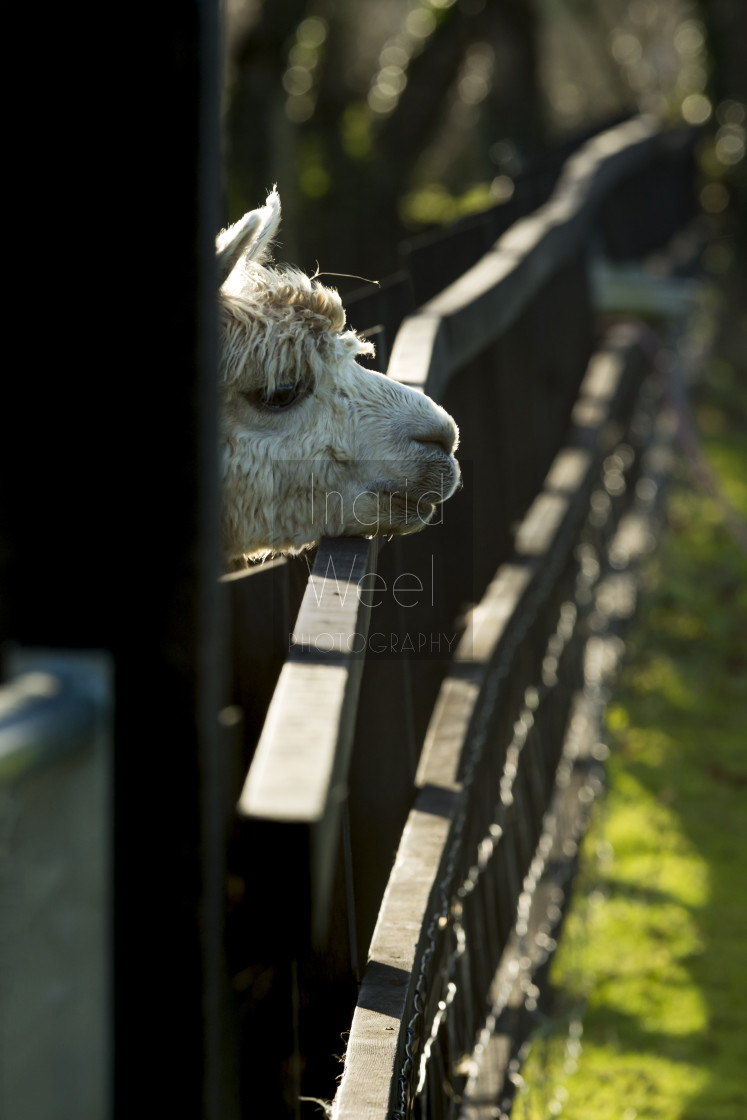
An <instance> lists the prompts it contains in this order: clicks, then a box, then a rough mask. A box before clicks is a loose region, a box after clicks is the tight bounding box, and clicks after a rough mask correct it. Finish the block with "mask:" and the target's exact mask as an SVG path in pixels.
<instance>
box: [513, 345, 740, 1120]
mask: <svg viewBox="0 0 747 1120" xmlns="http://www.w3.org/2000/svg"><path fill="white" fill-rule="evenodd" d="M699 397H700V399H699V404H698V409H697V414H698V424H699V427H700V429H701V433H702V435H703V439H704V447H705V451H706V453H707V456H708V460H709V462H710V464H711V466H712V467H713V469H714V471H715V473H716V475H717V476H718V478H719V480H720V483H721V486H722V488H723V491H724V493H725V494H726V495H727V496H728V498H729V500H730V501H731V503H732V504H733V505H734V507H735V508H736V509H737V511H738V512H739V514H740V515H741V517H742V518H743V519H744V520H745V522H747V384H746V383H745V371H744V366H743V364H742V371H741V374H740V373H739V372H738V370H737V368H736V366H735V364H734V363H733V362H730V361H729V360H726V359H723V358H719V359H715V360H714V362H713V365H712V368H711V369H710V370H709V374H708V378H707V381H706V384H705V386H704V388H703V390H702V391H701V393H700V395H699ZM626 666H627V667H626V668H625V669H624V671H623V673H622V676H621V678H620V680H619V682H618V685H617V688H616V693H615V696H614V700H613V703H612V704H611V706H610V708H609V711H608V716H607V723H608V741H609V743H610V747H611V756H610V761H609V764H608V791H609V792H608V795H607V797H606V799H605V801H604V803H603V805H601V806H600V807H599V810H598V812H597V814H596V817H595V820H594V823H593V825H592V828H591V830H590V833H589V835H588V837H587V840H586V842H585V846H584V858H583V870H582V874H581V879H580V882H579V886H578V889H577V891H576V896H575V899H574V902H573V903H572V906H571V910H570V913H569V916H568V919H567V922H566V926H565V929H564V932H563V936H562V938H561V941H560V948H559V950H558V953H557V955H556V958H555V961H554V964H553V968H552V972H551V979H552V982H553V984H554V986H555V989H556V992H557V996H556V1000H555V1010H554V1012H553V1018H552V1020H551V1021H550V1022H549V1023H548V1024H547V1028H546V1030H545V1031H544V1032H541V1033H540V1035H539V1037H538V1038H537V1039H536V1040H535V1042H534V1045H533V1047H532V1050H531V1053H530V1055H529V1058H528V1060H527V1063H526V1065H525V1067H524V1071H523V1077H524V1083H525V1088H524V1090H523V1091H522V1092H521V1093H520V1094H519V1095H518V1097H517V1101H516V1104H515V1107H514V1113H513V1116H514V1120H549V1118H550V1117H553V1116H563V1117H566V1118H567V1120H635V1118H645V1120H742V1118H743V1117H745V1116H747V1061H746V1060H745V1053H747V1050H746V1049H745V1038H747V1000H746V998H745V995H746V993H747V557H746V556H745V554H744V552H743V551H742V550H741V549H740V547H739V546H738V545H737V544H736V543H735V541H734V539H733V538H732V537H731V536H730V534H729V532H728V531H727V528H726V525H725V521H724V512H723V508H722V506H721V505H720V504H719V503H718V502H717V501H715V500H714V499H713V498H711V497H708V496H706V495H704V493H703V492H702V491H700V490H698V489H696V488H694V486H693V485H692V484H691V483H690V482H689V479H688V477H687V472H686V471H685V468H684V467H683V468H682V470H681V471H680V477H679V478H678V479H677V480H675V482H674V484H673V485H672V487H671V489H670V495H669V499H668V529H667V531H666V533H665V534H664V538H663V540H662V542H661V545H660V547H659V549H658V550H657V552H656V555H655V557H654V558H653V559H652V560H651V561H650V563H649V564H648V566H647V569H646V572H645V582H644V591H643V594H642V599H641V604H640V609H639V612H638V616H637V621H636V623H635V625H634V627H633V629H632V631H631V632H630V634H629V635H628V656H627V658H626ZM569 1023H570V1024H571V1033H570V1036H569V1033H568V1030H569ZM574 1023H575V1025H573V1024H574ZM579 1023H582V1033H581V1034H580V1036H579V1032H580V1030H581V1028H580V1027H579Z"/></svg>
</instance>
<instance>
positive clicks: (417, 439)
mask: <svg viewBox="0 0 747 1120" xmlns="http://www.w3.org/2000/svg"><path fill="white" fill-rule="evenodd" d="M412 441H413V443H422V444H423V446H424V447H436V448H438V450H439V451H445V452H446V454H447V455H451V453H452V451H453V450H454V444H455V443H456V439H455V437H454V433H453V432H452V431H451V429H450V428H446V427H444V428H438V429H437V430H436V431H430V432H424V433H423V434H422V435H417V436H412Z"/></svg>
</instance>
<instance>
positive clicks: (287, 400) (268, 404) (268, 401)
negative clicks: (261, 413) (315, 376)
mask: <svg viewBox="0 0 747 1120" xmlns="http://www.w3.org/2000/svg"><path fill="white" fill-rule="evenodd" d="M300 395H301V386H300V385H278V387H277V388H276V389H275V391H274V392H273V393H269V394H263V395H262V403H263V405H264V406H265V408H288V406H289V405H291V404H293V402H294V401H295V400H297V399H298V397H300Z"/></svg>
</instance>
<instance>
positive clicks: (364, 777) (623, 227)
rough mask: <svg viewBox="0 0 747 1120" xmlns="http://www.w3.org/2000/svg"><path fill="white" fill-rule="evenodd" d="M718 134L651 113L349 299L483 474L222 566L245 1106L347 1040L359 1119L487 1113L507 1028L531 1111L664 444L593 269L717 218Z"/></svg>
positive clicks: (331, 1065) (283, 1094) (330, 1086)
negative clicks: (534, 1064) (708, 194)
mask: <svg viewBox="0 0 747 1120" xmlns="http://www.w3.org/2000/svg"><path fill="white" fill-rule="evenodd" d="M692 144H693V136H692V134H691V133H690V132H689V131H687V130H681V131H680V130H678V131H672V132H662V131H660V130H659V129H658V128H657V127H656V126H654V125H653V124H652V123H651V122H649V121H647V120H644V119H634V120H630V121H626V122H623V123H621V124H619V125H617V126H616V127H614V128H612V129H610V130H609V131H607V132H605V133H603V134H601V135H599V136H597V137H595V138H593V139H591V140H590V141H588V142H587V143H586V144H585V145H584V146H583V147H582V148H581V149H580V150H579V151H578V152H577V153H576V154H574V155H572V156H571V157H570V159H569V160H568V161H567V163H566V164H565V166H564V167H563V169H562V173H561V174H560V176H559V177H558V178H557V180H556V182H555V184H554V189H553V191H552V193H551V194H550V196H549V198H547V200H546V201H545V202H544V203H543V204H542V205H540V206H539V207H538V208H536V209H533V210H532V211H531V212H530V213H529V214H527V215H525V216H524V217H520V218H518V219H517V220H516V221H514V222H512V223H511V224H510V225H509V227H508V228H507V229H505V230H504V231H503V232H502V233H501V234H500V236H498V237H497V238H495V237H494V234H495V231H496V229H498V230H500V229H501V228H502V226H501V223H502V221H504V220H505V219H504V215H502V214H501V213H500V208H497V209H496V211H494V212H492V213H489V214H487V215H485V216H484V217H483V218H482V219H477V220H471V221H470V222H469V223H466V224H465V225H464V226H463V227H462V228H458V229H456V230H452V231H448V232H446V233H445V234H441V235H438V236H433V237H431V238H430V239H428V240H426V241H424V242H422V243H421V244H420V245H418V246H415V247H414V248H413V249H412V250H411V252H410V254H409V255H408V260H409V264H410V266H411V272H410V274H409V276H399V277H397V278H394V279H393V280H392V282H391V283H390V284H389V285H384V286H383V289H382V290H381V291H379V292H375V293H372V294H370V295H358V296H355V297H353V298H351V299H349V300H348V311H349V315H350V318H351V319H352V320H353V322H354V325H356V326H357V327H358V328H359V329H362V330H367V331H368V332H369V333H370V334H372V335H373V336H375V337H376V338H377V341H378V343H379V346H380V349H381V348H382V347H383V349H384V350H386V349H387V348H388V344H390V343H391V357H390V360H389V365H388V374H389V376H390V377H393V378H395V379H396V380H398V381H401V382H402V383H404V384H407V385H410V386H412V387H414V388H416V389H420V390H423V391H425V392H427V393H428V394H429V395H431V396H432V397H434V398H435V399H437V400H439V401H441V402H442V403H443V404H444V405H445V407H446V408H447V409H448V410H449V411H450V412H451V413H452V414H453V415H454V416H455V418H456V420H457V422H458V424H459V426H460V430H461V449H460V453H459V457H460V462H461V463H462V466H463V473H464V479H465V485H464V489H463V491H462V492H461V493H460V494H459V495H457V496H456V497H454V498H452V499H451V500H450V501H449V502H448V503H446V505H445V506H444V507H442V509H443V513H442V517H441V520H440V523H439V524H437V525H435V526H433V527H429V528H428V529H427V530H426V531H424V532H423V533H421V534H419V535H417V536H416V537H413V538H409V539H399V540H394V541H392V542H388V543H382V542H381V541H380V540H378V539H344V540H325V541H323V542H322V544H321V546H320V547H319V549H318V551H317V552H316V555H315V557H314V558H313V568H312V569H311V574H310V577H309V575H308V572H309V567H308V565H310V563H311V559H304V558H301V559H300V560H293V561H287V560H280V561H275V562H272V563H270V564H265V565H263V566H261V567H258V568H256V569H253V570H251V571H250V572H248V573H246V574H244V575H241V576H238V577H231V578H229V579H228V580H227V581H226V582H225V584H224V589H225V591H226V593H227V594H228V595H229V597H230V599H231V615H232V618H233V620H234V635H235V638H234V640H235V643H236V657H235V663H234V664H235V674H236V692H235V697H234V700H235V705H236V709H235V711H236V718H237V719H238V718H239V715H240V713H243V716H244V720H245V726H244V734H243V737H241V739H242V742H241V753H240V758H241V761H240V763H239V764H238V765H237V767H236V778H237V785H236V803H237V813H236V818H235V820H234V821H233V824H232V843H231V849H230V851H231V856H230V868H229V871H230V876H231V880H230V881H231V883H232V884H233V888H234V892H235V902H234V906H233V909H232V910H231V913H230V916H229V919H228V944H229V947H230V948H229V952H230V956H229V970H230V973H231V975H232V977H233V985H234V989H235V992H236V993H238V994H237V999H238V1006H239V1009H240V1014H239V1017H240V1023H241V1027H240V1029H239V1032H238V1053H239V1067H240V1068H241V1069H242V1070H244V1071H245V1072H244V1075H243V1083H244V1092H245V1098H244V1105H243V1108H244V1111H245V1113H246V1114H250V1112H251V1111H252V1109H254V1108H256V1109H258V1110H260V1111H263V1112H267V1111H268V1110H273V1111H274V1114H275V1115H277V1114H278V1109H279V1108H280V1109H281V1112H282V1108H283V1107H284V1108H285V1109H286V1112H287V1114H288V1115H293V1114H294V1112H295V1111H297V1110H298V1108H299V1105H298V1103H297V1102H298V1100H299V1099H300V1098H303V1097H304V1096H306V1097H309V1098H325V1099H330V1098H331V1097H332V1095H333V1093H334V1092H335V1083H336V1078H338V1077H339V1075H340V1073H341V1071H342V1065H341V1056H342V1054H343V1052H344V1075H343V1077H342V1082H341V1084H340V1087H339V1090H338V1092H337V1095H336V1097H335V1102H334V1111H335V1115H339V1116H344V1117H351V1118H352V1117H381V1120H384V1118H385V1117H387V1116H392V1115H393V1116H398V1117H405V1116H413V1115H423V1116H426V1115H427V1116H433V1117H440V1116H456V1115H460V1114H461V1113H462V1111H463V1110H468V1109H469V1108H470V1107H473V1106H472V1105H471V1104H470V1101H474V1100H475V1099H477V1098H476V1094H477V1095H478V1096H479V1093H481V1092H483V1090H484V1089H485V1084H486V1082H485V1076H487V1075H486V1074H485V1072H484V1069H483V1073H482V1074H481V1073H480V1070H481V1069H482V1068H483V1067H481V1066H480V1063H479V1061H478V1060H477V1057H475V1054H476V1053H477V1052H478V1051H477V1050H476V1048H478V1050H479V1052H480V1053H482V1052H483V1051H485V1048H486V1046H487V1047H488V1049H490V1047H489V1045H488V1041H487V1040H489V1039H490V1037H492V1036H495V1038H502V1039H503V1043H502V1050H501V1051H500V1057H499V1059H497V1058H496V1056H495V1053H496V1052H495V1046H494V1047H493V1051H491V1053H492V1054H493V1057H492V1059H491V1063H490V1078H491V1079H492V1080H491V1082H490V1083H491V1086H492V1088H491V1094H492V1099H493V1101H495V1100H498V1099H499V1098H501V1099H503V1100H504V1103H505V1107H506V1108H508V1107H509V1105H508V1102H509V1101H510V1095H511V1093H510V1083H509V1082H508V1081H506V1077H505V1075H506V1071H507V1069H508V1065H509V1063H510V1062H511V1061H512V1060H514V1059H515V1055H516V1051H517V1049H518V1046H519V1043H520V1042H521V1039H522V1038H523V1036H524V1034H525V1033H526V1030H527V1029H528V1022H529V1021H530V1020H531V1014H530V1010H527V1009H531V1006H532V1000H533V999H534V1000H535V1003H536V998H535V997H536V983H535V979H536V978H535V973H536V972H537V969H539V968H541V967H542V966H543V965H544V963H545V962H546V960H547V957H548V952H547V951H546V949H545V950H542V946H543V945H544V946H547V945H549V944H551V943H552V942H553V939H554V935H555V931H556V927H557V925H558V922H559V919H560V914H561V909H562V908H561V907H559V906H558V905H557V902H558V891H559V890H560V887H559V885H558V884H559V883H561V884H563V885H565V883H566V881H567V879H568V878H569V876H570V874H571V871H572V864H573V858H572V857H573V853H574V852H575V842H576V840H577V830H578V827H579V821H580V820H582V818H583V811H582V810H583V807H584V805H585V804H586V802H587V801H588V795H589V789H590V786H589V781H590V780H591V779H590V777H589V775H590V774H592V777H593V767H594V763H595V760H594V753H593V752H594V748H595V739H594V737H593V735H592V733H591V731H590V729H591V728H592V727H593V719H591V717H590V715H589V712H588V710H587V709H588V706H589V704H590V703H592V701H591V700H590V695H591V693H590V691H589V682H588V680H587V676H586V670H585V667H584V666H585V659H586V657H587V647H588V640H589V636H590V635H592V636H593V635H594V633H595V627H596V629H597V630H598V629H599V627H600V625H601V623H600V618H601V615H600V606H599V601H600V594H602V592H601V590H600V589H603V588H604V587H606V584H605V582H604V579H603V577H604V574H605V570H606V569H608V568H609V564H610V561H609V547H610V541H612V540H613V539H615V534H616V532H617V530H618V527H619V525H620V519H621V516H622V515H623V512H624V511H626V510H628V509H629V507H631V505H632V503H633V501H634V496H635V494H636V480H637V477H638V475H639V473H640V471H641V463H642V456H643V452H644V443H645V439H644V435H643V434H642V433H643V432H645V430H646V425H645V424H643V425H642V421H641V419H640V416H639V415H638V413H637V411H636V407H637V406H636V402H637V400H638V397H639V390H640V387H641V384H642V382H643V380H644V373H645V369H646V362H645V359H644V357H643V353H642V349H641V345H640V339H639V338H638V337H637V335H636V332H635V330H633V329H631V328H625V329H623V328H618V329H616V330H612V331H611V332H607V333H605V332H604V331H603V330H602V327H601V325H600V318H599V315H598V309H597V308H596V307H595V305H594V298H593V293H592V290H591V285H590V262H591V259H592V257H593V256H595V255H597V254H598V253H599V252H600V251H601V252H603V253H604V254H606V255H607V256H608V257H611V258H613V259H616V258H617V259H620V258H633V259H637V258H641V257H642V256H645V255H646V254H648V253H651V252H653V251H654V250H657V249H662V248H663V247H664V246H665V245H666V243H667V242H668V240H669V238H670V237H671V235H672V234H673V233H674V232H675V231H676V230H677V229H678V228H679V227H680V226H681V225H682V224H683V222H684V221H685V220H686V219H687V218H688V217H689V216H690V215H691V214H692V209H693V201H692V199H693V177H692V170H691V159H692ZM419 254H422V255H423V259H422V260H421V258H420V256H419ZM455 261H456V262H458V267H459V269H460V271H459V272H458V273H456V272H450V265H451V267H452V268H453V267H456V266H454V265H453V262H455ZM439 270H440V271H439ZM434 275H436V276H437V277H438V278H439V281H438V282H439V283H440V285H441V288H440V290H438V291H437V293H436V294H433V292H432V288H433V285H434ZM419 277H420V279H418V278H419ZM419 285H421V286H422V287H421V288H420V290H419ZM422 294H425V295H428V296H430V297H431V298H428V299H426V301H425V302H423V303H422V304H421V303H420V300H419V297H420V296H421V295H422ZM413 305H414V306H416V307H417V310H414V311H409V313H407V312H408V309H409V308H410V307H411V306H413ZM631 424H632V425H633V427H632V428H631ZM636 425H637V428H636ZM644 489H645V488H644ZM618 552H619V549H618ZM613 563H614V561H613ZM403 577H405V582H404V583H403ZM398 580H399V583H398V582H397V581H398ZM403 587H406V589H407V591H408V592H409V598H408V596H407V595H402V594H400V595H398V594H396V589H397V588H400V589H402V588H403ZM595 695H596V694H595ZM594 703H597V700H595V701H594ZM592 707H593V704H592ZM255 746H256V749H255ZM421 747H422V749H421ZM593 780H596V778H593ZM569 786H570V788H571V793H568V787H569ZM559 820H562V821H564V822H565V823H564V825H563V828H560V827H559V825H558V821H559ZM569 852H570V855H569ZM268 853H271V857H270V859H269V860H268ZM548 868H551V870H552V875H551V876H550V877H548V875H547V874H545V872H546V871H547V869H548ZM561 894H562V891H561ZM530 913H531V918H530V916H529V915H530ZM528 923H530V925H531V933H532V936H531V937H530V936H529V934H528V932H527V931H528V929H529V928H530V926H529V925H528ZM519 944H521V946H523V948H522V949H521V951H519V949H518V948H517V946H519ZM527 945H529V948H527ZM519 962H521V967H520V966H519ZM527 962H528V963H527ZM359 985H360V989H359ZM496 985H497V987H496ZM497 992H498V994H496V993H497ZM501 993H502V994H501ZM354 1004H356V1008H355V1012H354V1015H352V1011H353V1005H354ZM351 1015H352V1028H351V1026H350V1023H351ZM491 1022H492V1024H493V1027H492V1031H491V1029H490V1023H491ZM348 1030H350V1034H349V1037H348V1036H347V1034H346V1032H347V1031H348ZM485 1032H487V1034H486V1033H485ZM343 1036H344V1037H345V1038H347V1043H345V1041H344V1040H343ZM481 1038H482V1039H483V1042H482V1043H480V1039H481ZM480 1046H481V1047H482V1049H479V1047H480ZM467 1059H469V1061H468V1060H467ZM486 1068H487V1067H486ZM481 1077H482V1080H480V1078H481ZM478 1085H479V1087H480V1088H479V1091H478V1088H477V1086H478ZM280 1102H284V1103H283V1104H282V1105H281V1103H280ZM304 1107H305V1108H311V1107H312V1105H311V1104H308V1105H305V1106H304ZM474 1107H476V1106H474ZM465 1114H466V1113H465Z"/></svg>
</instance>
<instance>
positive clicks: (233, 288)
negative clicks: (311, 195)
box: [217, 191, 459, 563]
mask: <svg viewBox="0 0 747 1120" xmlns="http://www.w3.org/2000/svg"><path fill="white" fill-rule="evenodd" d="M279 224H280V200H279V198H278V196H277V193H276V192H274V191H273V192H272V193H271V194H270V195H269V197H268V199H267V202H266V204H265V205H264V206H263V207H261V208H260V209H258V210H253V211H252V212H251V213H249V214H246V215H245V216H244V217H243V218H242V219H241V220H240V221H239V222H237V223H236V224H235V225H233V226H231V227H230V228H229V229H227V230H225V231H224V232H223V233H221V234H220V235H219V237H218V239H217V259H218V271H219V277H220V281H221V287H220V298H219V302H220V318H221V322H220V332H221V334H220V394H221V438H222V453H223V466H222V469H223V526H224V545H225V551H226V559H227V561H228V562H229V563H231V562H235V561H236V560H238V559H239V558H240V557H242V556H249V557H256V556H260V555H266V554H268V553H292V552H297V551H300V550H301V549H303V548H304V547H307V546H308V545H310V544H313V543H315V542H317V541H318V540H319V539H320V538H321V537H322V536H374V535H386V536H389V535H391V534H393V533H410V532H414V531H416V530H418V529H422V528H423V526H424V525H426V524H427V523H428V522H429V521H430V520H432V519H433V516H434V514H435V512H436V509H437V506H438V504H439V503H440V502H442V501H444V500H445V499H447V498H449V497H450V496H451V495H452V494H453V493H454V491H455V490H456V488H457V485H458V482H459V468H458V466H457V463H456V460H455V459H454V454H453V453H454V451H455V449H456V446H457V438H458V436H457V429H456V425H455V424H454V421H453V420H452V419H451V417H450V416H449V415H448V413H446V412H445V411H444V410H443V409H442V408H441V407H440V406H439V405H437V404H435V402H434V401H432V400H430V398H429V397H426V396H424V395H423V394H422V393H419V392H417V391H416V390H414V389H410V388H408V387H407V386H404V385H400V384H398V383H397V382H395V381H392V380H390V379H389V378H387V377H385V376H384V375H383V374H381V373H375V372H372V371H370V370H368V369H365V368H364V367H363V366H361V365H360V364H359V362H358V360H357V358H358V356H359V355H361V354H372V353H373V347H372V346H371V344H370V343H368V342H365V341H364V340H363V339H361V338H359V337H358V336H357V335H356V334H355V332H354V331H352V330H346V329H345V312H344V310H343V307H342V304H341V302H340V297H339V296H338V294H337V292H336V291H334V290H332V289H330V288H325V287H324V286H323V285H322V284H320V283H318V281H316V280H313V279H310V278H309V277H308V276H306V275H304V274H303V273H301V272H298V271H296V270H294V269H290V268H286V267H277V266H274V265H272V264H271V263H270V260H269V256H270V252H269V247H270V244H271V242H272V240H273V238H274V237H275V235H276V233H277V230H278V226H279Z"/></svg>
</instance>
